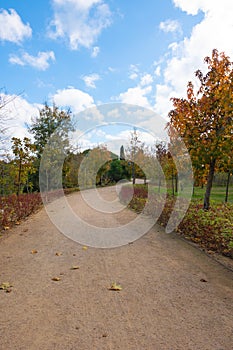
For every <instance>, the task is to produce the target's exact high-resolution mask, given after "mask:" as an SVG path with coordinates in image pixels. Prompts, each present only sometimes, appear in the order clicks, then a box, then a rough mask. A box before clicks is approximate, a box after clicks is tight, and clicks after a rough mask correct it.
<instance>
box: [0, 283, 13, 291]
mask: <svg viewBox="0 0 233 350" xmlns="http://www.w3.org/2000/svg"><path fill="white" fill-rule="evenodd" d="M11 287H13V286H12V284H10V283H9V282H3V283H2V284H1V285H0V289H2V290H5V292H6V293H10V292H11Z"/></svg>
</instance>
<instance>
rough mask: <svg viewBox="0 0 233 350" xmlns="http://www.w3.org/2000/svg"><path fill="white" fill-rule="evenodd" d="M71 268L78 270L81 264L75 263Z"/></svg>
mask: <svg viewBox="0 0 233 350" xmlns="http://www.w3.org/2000/svg"><path fill="white" fill-rule="evenodd" d="M70 269H71V270H78V269H79V266H78V265H74V266H72V267H71V268H70Z"/></svg>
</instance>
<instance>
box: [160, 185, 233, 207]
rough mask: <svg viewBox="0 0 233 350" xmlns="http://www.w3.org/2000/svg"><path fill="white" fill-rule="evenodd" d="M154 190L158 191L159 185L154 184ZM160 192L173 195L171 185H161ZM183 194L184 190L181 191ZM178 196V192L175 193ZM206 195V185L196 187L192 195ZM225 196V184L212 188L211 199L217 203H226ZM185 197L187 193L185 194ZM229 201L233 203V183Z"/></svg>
mask: <svg viewBox="0 0 233 350" xmlns="http://www.w3.org/2000/svg"><path fill="white" fill-rule="evenodd" d="M154 192H155V193H158V187H157V186H154ZM160 193H161V194H163V193H168V194H169V195H172V189H171V188H170V186H169V187H168V188H166V187H164V186H161V187H160ZM180 195H181V196H182V192H181V193H180ZM175 196H176V194H175ZM204 196H205V187H203V188H201V187H194V193H193V196H192V199H199V200H204ZM225 196H226V187H225V186H216V185H214V186H213V187H212V190H211V195H210V201H212V202H216V203H224V202H225ZM184 197H186V196H185V194H184ZM228 203H233V185H231V186H230V187H229V193H228Z"/></svg>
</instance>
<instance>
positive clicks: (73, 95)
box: [52, 87, 94, 113]
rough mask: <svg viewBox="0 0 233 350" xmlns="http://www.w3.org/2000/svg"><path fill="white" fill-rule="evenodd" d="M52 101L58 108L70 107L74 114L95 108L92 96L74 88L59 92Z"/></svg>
mask: <svg viewBox="0 0 233 350" xmlns="http://www.w3.org/2000/svg"><path fill="white" fill-rule="evenodd" d="M52 99H53V101H54V102H55V104H56V105H58V106H61V107H70V108H71V110H72V112H73V113H79V112H81V111H83V110H85V109H87V108H90V107H93V106H94V99H93V97H92V96H90V95H89V94H87V93H85V92H83V91H81V90H79V89H75V88H72V87H71V88H67V89H63V90H58V91H57V92H56V94H55V95H54V96H53V97H52Z"/></svg>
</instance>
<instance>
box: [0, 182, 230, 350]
mask: <svg viewBox="0 0 233 350" xmlns="http://www.w3.org/2000/svg"><path fill="white" fill-rule="evenodd" d="M112 191H113V189H112V188H110V189H103V190H102V194H103V196H105V197H106V198H108V196H110V197H111V196H112V194H113V193H112ZM69 201H70V203H73V206H74V207H75V208H76V210H77V208H79V211H80V215H83V217H85V215H86V216H87V217H88V220H90V218H92V220H93V223H94V222H98V223H102V224H103V225H106V215H103V216H102V218H101V215H98V216H97V217H96V221H95V217H94V214H93V212H91V211H90V210H89V209H88V208H87V207H85V206H84V204H82V205H81V207H80V203H81V197H80V195H79V194H74V195H72V196H70V197H69ZM81 209H82V210H81ZM132 218H134V214H133V213H131V212H128V211H123V212H122V213H121V214H119V215H117V214H114V215H112V219H111V220H112V221H113V222H114V223H115V225H116V226H117V225H118V226H119V225H122V223H124V222H125V221H126V220H129V219H132ZM111 220H110V221H111ZM33 249H36V250H37V253H36V254H32V253H31V251H32V250H33ZM56 252H60V253H62V255H60V254H58V255H56ZM73 265H79V267H80V268H79V269H77V270H71V269H70V268H71V267H72V266H73ZM0 266H1V270H0V283H2V282H7V281H9V282H10V283H12V285H13V287H12V288H11V289H12V290H11V292H10V293H6V292H5V291H3V290H0V312H1V317H0V349H9V350H16V349H17V350H21V349H22V350H34V349H35V350H42V349H43V350H53V349H54V350H71V349H73V350H89V349H98V350H105V349H106V350H107V349H114V350H115V349H121V350H128V349H132V350H137V349H138V350H150V349H151V350H182V349H185V350H199V349H200V350H231V349H232V344H233V273H232V272H231V271H229V270H227V269H225V268H224V267H223V266H221V265H219V264H218V263H217V262H215V261H213V260H212V259H210V258H209V257H207V256H206V255H205V254H204V253H202V252H201V251H199V250H197V249H196V248H194V247H192V246H191V245H189V244H187V243H186V242H184V241H183V240H181V239H179V238H178V237H176V236H175V235H167V234H165V233H163V231H162V229H160V228H158V227H157V226H155V227H154V228H153V229H151V230H150V232H149V233H148V234H146V235H145V236H143V237H142V238H140V239H139V240H137V241H135V242H134V243H133V244H128V245H125V246H122V247H120V248H113V249H97V248H88V249H87V250H84V249H83V247H82V245H79V244H78V243H76V242H74V241H72V240H71V239H68V238H67V237H65V236H64V235H63V234H61V233H60V232H59V231H58V230H57V228H56V227H55V226H54V225H53V224H52V223H51V221H50V220H49V218H48V216H47V214H46V212H45V210H44V209H43V210H41V211H40V212H38V213H37V214H35V215H33V216H31V217H30V218H28V219H27V220H26V221H25V222H23V223H22V224H21V225H20V226H18V227H15V228H14V229H12V230H11V231H10V232H8V233H7V234H6V235H4V237H1V239H0ZM56 276H58V277H60V281H57V282H56V281H52V278H53V277H56ZM201 280H202V281H201ZM203 280H204V281H206V282H203ZM112 281H116V282H119V283H120V284H121V285H122V287H123V289H122V291H120V292H114V291H109V290H108V287H109V286H110V284H111V282H112Z"/></svg>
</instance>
